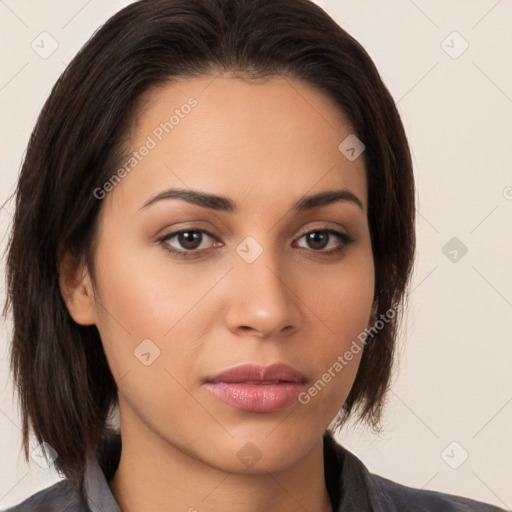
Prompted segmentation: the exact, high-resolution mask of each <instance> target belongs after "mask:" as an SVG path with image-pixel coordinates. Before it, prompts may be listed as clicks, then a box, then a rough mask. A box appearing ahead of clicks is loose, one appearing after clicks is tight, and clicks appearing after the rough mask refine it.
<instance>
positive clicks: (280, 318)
mask: <svg viewBox="0 0 512 512" xmlns="http://www.w3.org/2000/svg"><path fill="white" fill-rule="evenodd" d="M278 260H279V257H277V256H276V255H275V254H273V253H272V251H271V250H264V251H263V252H262V253H261V254H260V255H259V256H258V258H257V259H256V260H255V261H253V262H252V263H248V262H247V261H246V260H244V258H243V257H239V256H238V255H236V257H235V268H234V269H233V270H232V272H230V279H231V284H230V285H229V290H230V292H229V293H230V296H229V298H228V304H229V306H228V307H229V310H228V314H227V320H226V321H227V326H228V328H229V329H230V331H231V332H233V333H236V334H237V335H240V334H242V335H251V336H257V337H260V338H272V337H279V336H284V335H286V336H288V335H290V334H291V333H293V332H295V331H296V330H297V329H299V327H300V321H301V316H300V309H299V304H300V301H299V299H298V296H297V294H296V293H295V292H294V288H296V286H295V287H294V283H293V282H292V281H293V277H292V272H291V269H286V270H287V271H284V267H285V262H283V261H278Z"/></svg>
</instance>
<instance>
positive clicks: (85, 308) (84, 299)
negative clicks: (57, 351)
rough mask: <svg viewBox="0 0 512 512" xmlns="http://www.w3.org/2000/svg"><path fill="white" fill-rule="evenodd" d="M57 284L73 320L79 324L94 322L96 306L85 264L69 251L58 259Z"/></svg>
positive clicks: (91, 323)
mask: <svg viewBox="0 0 512 512" xmlns="http://www.w3.org/2000/svg"><path fill="white" fill-rule="evenodd" d="M59 286H60V292H61V295H62V298H63V299H64V302H65V303H66V306H67V308H68V311H69V314H70V315H71V317H72V318H73V320H74V321H75V322H76V323H78V324H81V325H93V324H96V308H95V301H94V293H93V288H92V283H91V279H90V276H89V273H88V271H87V266H86V265H85V263H84V262H83V261H77V259H76V258H75V257H73V256H72V255H71V254H70V253H69V252H66V253H64V255H63V256H62V257H61V258H60V261H59Z"/></svg>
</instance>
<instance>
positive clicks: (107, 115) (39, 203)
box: [4, 0, 415, 493]
mask: <svg viewBox="0 0 512 512" xmlns="http://www.w3.org/2000/svg"><path fill="white" fill-rule="evenodd" d="M219 72H231V73H233V75H234V76H241V77H244V78H246V79H253V78H262V77H272V76H279V75H281V76H289V77H292V78H296V79H299V80H302V81H303V82H305V83H307V84H309V85H311V86H313V87H314V88H316V89H317V90H319V91H321V92H323V93H324V94H326V95H327V96H329V97H330V98H331V99H333V100H334V101H335V102H336V103H337V104H338V105H339V106H340V108H341V109H342V111H343V112H344V113H345V114H346V116H347V117H348V119H349V120H350V122H351V124H352V126H353V129H354V131H355V133H356V134H357V137H358V138H359V139H361V140H362V141H363V143H364V144H365V146H366V147H365V151H364V159H365V164H366V171H367V182H368V205H369V206H368V221H369V226H370V233H371V239H372V247H373V254H374V261H375V278H376V281H375V283H376V285H375V310H376V318H377V317H378V316H379V314H383V313H385V312H386V311H388V310H390V308H392V305H393V304H397V303H403V301H404V297H405V291H406V287H407V284H408V281H409V278H410V273H411V268H412V262H413V255H414V246H415V236H414V217H415V216H414V212H415V209H414V182H413V172H412V163H411V156H410V152H409V147H408V143H407V140H406V137H405V134H404V129H403V126H402V123H401V120H400V117H399V114H398V112H397V109H396V107H395V104H394V101H393V99H392V98H391V95H390V94H389V92H388V90H387V88H386V87H385V85H384V84H383V82H382V80H381V78H380V77H379V74H378V72H377V70H376V68H375V66H374V64H373V62H372V60H371V59H370V57H369V56H368V54H367V53H366V51H365V50H364V49H363V48H362V47H361V45H360V44H359V43H358V42H357V41H355V40H354V39H353V38H352V37H351V36H350V35H349V34H347V33H346V32H345V31H344V30H343V29H342V28H341V27H340V26H339V25H338V24H337V23H335V21H334V20H333V19H332V18H331V17H329V16H328V15H327V14H326V13H325V12H324V11H323V10H322V9H321V8H320V7H318V6H317V5H315V4H313V3H312V2H310V1H308V0H143V1H139V2H136V3H133V4H131V5H129V6H128V7H126V8H124V9H122V10H121V11H120V12H118V13H117V14H116V15H114V16H113V17H112V18H110V19H109V20H108V21H107V22H106V23H105V24H104V25H103V26H102V27H101V28H100V29H99V30H98V31H97V32H96V33H95V34H94V35H93V36H92V38H91V39H90V40H89V41H88V42H87V43H86V44H85V46H84V47H83V48H82V49H81V50H80V52H79V53H78V54H77V55H76V57H75V58H74V59H73V61H72V62H71V63H70V65H69V66H68V67H67V69H66V70H65V71H64V72H63V74H62V76H61V77H60V78H59V80H58V81H57V83H56V84H55V86H54V87H53V90H52V91H51V94H50V96H49V98H48V100H47V101H46V103H45V105H44V107H43V109H42V111H41V114H40V116H39V118H38V120H37V124H36V126H35V128H34V130H33V133H32V135H31V138H30V141H29V144H28V148H27V151H26V156H25V159H24V162H23V166H22V170H21V174H20V176H19V181H18V186H17V190H16V208H15V214H14V223H13V230H12V234H11V238H10V240H9V245H8V259H7V283H8V290H7V291H8V298H7V303H6V305H5V308H4V315H5V314H6V312H7V311H8V310H9V306H11V308H12V313H13V340H12V352H11V369H12V372H13V377H14V381H15V384H16V387H17V389H18V391H19V400H20V403H21V413H22V418H23V445H24V450H25V456H26V458H27V460H28V439H29V428H30V425H29V423H30V424H31V428H33V430H34V433H35V435H36V437H37V439H38V441H39V442H43V441H45V442H47V443H49V444H50V445H51V446H52V447H53V448H54V449H55V450H56V451H57V453H58V458H57V459H56V461H55V466H56V468H57V469H58V470H59V471H60V472H61V473H63V474H64V475H65V476H66V477H67V478H68V480H69V481H70V482H71V483H72V484H73V485H76V486H77V488H79V489H80V492H81V493H83V476H84V470H85V462H86V457H88V456H90V455H91V454H94V453H95V451H96V449H97V448H98V446H99V445H100V443H101V441H102V439H103V438H104V436H105V435H107V433H108V429H107V428H106V426H107V418H108V416H109V413H110V412H111V411H112V409H113V407H114V406H115V405H116V404H117V387H116V383H115V381H114V379H113V377H112V374H111V372H110V369H109V366H108V364H107V360H106V357H105V353H104V351H103V347H102V343H101V339H100V336H99V333H98V330H97V329H96V327H95V326H82V325H78V324H77V323H75V322H74V321H73V320H72V318H71V316H70V315H69V312H68V310H67V307H66V304H65V302H64V300H63V298H62V295H61V291H60V287H59V275H58V266H59V257H60V255H61V254H62V251H68V252H69V253H71V254H73V255H75V256H76V258H77V259H78V258H80V257H84V258H85V261H86V264H87V266H88V269H89V272H90V273H91V277H92V278H93V281H94V259H93V255H94V240H95V234H96V228H97V224H98V214H99V212H100V207H101V201H99V200H98V199H97V198H96V197H95V195H94V194H93V191H94V190H95V189H97V187H101V186H102V184H104V183H105V182H106V181H108V179H109V178H110V177H111V176H112V175H113V172H114V170H115V169H116V168H117V167H118V165H119V163H120V162H121V161H122V157H123V147H124V143H125V141H126V138H127V136H128V131H129V130H128V127H129V125H130V122H131V121H132V120H133V118H134V117H135V116H136V114H137V105H138V101H139V100H140V99H141V97H142V94H143V93H145V92H146V91H148V90H149V89H150V88H152V87H155V86H157V85H160V84H164V83H167V82H170V81H172V80H173V79H177V78H178V77H181V78H183V77H194V76H207V75H211V74H212V73H219ZM340 142H341V140H340ZM397 326H398V315H397V316H395V317H394V318H392V319H390V320H389V321H387V322H386V323H385V325H384V326H383V328H382V329H380V330H379V332H378V333H377V334H376V335H375V336H374V337H372V338H371V340H369V343H368V344H367V345H366V346H365V349H364V351H363V355H362V360H361V363H360V367H359V370H358V373H357V376H356V379H355V382H354V385H353V387H352V389H351V391H350V394H349V396H348V398H347V401H346V403H345V404H344V405H343V411H344V413H345V414H344V418H345V419H346V418H347V417H348V416H349V414H350V413H351V412H353V411H356V410H357V411H358V413H359V419H360V420H364V421H367V422H368V423H369V424H371V425H372V426H373V427H375V428H377V427H378V425H379V421H380V417H381V411H382V405H383V398H384V395H385V393H386V391H387V389H388V386H389V382H390V376H391V367H392V362H393V355H394V347H395V337H396V333H397Z"/></svg>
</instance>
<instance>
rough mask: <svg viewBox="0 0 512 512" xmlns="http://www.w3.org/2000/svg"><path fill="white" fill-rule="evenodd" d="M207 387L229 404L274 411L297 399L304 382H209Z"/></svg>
mask: <svg viewBox="0 0 512 512" xmlns="http://www.w3.org/2000/svg"><path fill="white" fill-rule="evenodd" d="M207 387H208V389H209V390H210V391H211V392H212V393H213V394H214V395H216V396H217V397H218V398H220V399H221V400H222V401H224V402H226V403H227V404H229V405H233V406H235V407H238V408H239V409H243V410H245V411H252V412H275V411H279V410H280V409H282V408H283V407H286V406H287V405H290V404H292V403H293V402H296V401H297V397H298V395H299V393H300V392H301V391H302V390H303V389H304V387H305V384H303V383H300V382H281V383H279V384H243V383H240V382H230V383H227V382H210V383H208V384H207Z"/></svg>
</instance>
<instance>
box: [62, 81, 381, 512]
mask: <svg viewBox="0 0 512 512" xmlns="http://www.w3.org/2000/svg"><path fill="white" fill-rule="evenodd" d="M191 96H193V97H194V98H196V99H197V101H198V104H197V106H196V107H195V108H193V109H192V110H191V112H190V113H189V114H188V115H186V116H185V117H184V118H182V119H180V122H179V124H178V125H176V126H175V127H174V129H173V130H172V131H171V132H170V133H169V134H165V136H164V137H163V138H162V141H161V142H159V143H158V145H157V147H155V148H154V149H152V150H151V151H150V152H149V154H148V155H147V156H145V157H144V158H143V159H142V160H141V161H140V162H139V163H138V164H137V166H136V167H135V168H134V169H133V170H132V172H131V173H129V174H128V175H127V176H126V177H124V179H122V180H121V182H120V183H119V184H117V185H116V186H115V187H114V188H113V190H111V191H110V192H108V193H107V194H106V197H105V198H104V199H103V204H102V210H101V216H100V224H99V234H98V235H99V238H98V246H97V250H96V253H95V262H96V269H97V282H96V287H93V283H92V282H91V278H90V275H89V272H88V270H87V268H86V267H85V266H80V267H78V268H76V267H73V265H72V264H71V262H70V261H71V260H70V259H69V258H67V257H66V258H65V259H64V261H63V263H62V268H61V276H62V277H61V279H62V289H63V294H64V295H65V296H66V302H67V305H68V308H69V311H70V313H71V315H72V317H73V318H74V320H75V321H76V322H78V323H80V324H83V325H91V324H95V325H96V326H97V328H98V330H99V333H100V336H101V339H102V342H103V345H104V349H105V353H106V356H107V359H108V362H109V365H110V368H111V370H112V374H113V376H114V378H115V380H116V382H117V385H118V389H119V409H120V420H121V432H122V439H123V450H122V455H121V460H120V464H119V468H118V470H117V472H116V474H115V476H114V478H113V479H112V480H111V482H110V486H111V489H112V491H113V493H114V495H115V497H116V499H117V501H118V502H119V504H120V506H121V508H122V509H123V511H124V512H134V511H140V510H144V511H148V512H152V511H163V510H165V511H169V510H172V511H186V510H189V511H193V510H197V511H199V512H203V511H218V510H223V511H225V512H229V511H236V512H256V511H258V512H260V511H261V510H265V511H267V512H273V511H279V512H287V511H294V512H295V511H297V510H299V509H301V510H311V511H315V512H318V511H322V512H325V511H331V510H332V508H331V504H330V502H329V497H328V494H327V489H326V486H325V479H324V466H323V464H324V463H323V452H322V450H323V442H322V434H323V433H324V432H325V430H326V429H327V427H328V425H329V424H330V422H331V421H332V420H333V419H334V417H335V416H336V414H337V413H338V411H339V409H340V408H341V406H342V404H343V403H344V401H345V400H346V398H347V395H348V393H349V391H350V388H351V386H352V384H353V381H354V379H355V375H356V371H357V368H358V365H359V361H360V357H361V353H359V354H357V355H354V357H353V359H352V360H351V361H350V363H348V364H347V365H346V366H345V367H344V368H343V370H342V371H341V372H339V373H338V374H336V377H335V378H333V379H332V380H331V382H329V383H328V384H327V385H326V386H325V387H324V389H323V390H322V391H321V392H319V393H318V394H317V396H315V397H311V400H310V401H309V403H307V404H306V405H303V404H301V403H299V402H294V403H293V404H291V405H289V406H287V407H285V408H284V409H281V410H279V411H276V412H271V413H268V412H267V413H256V412H249V411H243V410H240V409H238V408H235V407H233V406H230V405H228V404H226V403H224V402H222V401H221V400H219V399H218V398H217V397H216V396H214V395H213V394H212V393H211V392H210V391H209V390H208V389H207V388H206V386H205V385H204V379H205V377H206V376H211V375H214V374H216V373H219V372H220V371H222V370H225V369H227V368H230V367H232V366H235V365H238V364H241V363H258V364H261V365H268V364H272V363H275V362H284V363H286V364H289V365H291V366H293V367H295V368H296V369H298V370H299V371H300V372H302V373H303V374H304V375H305V376H306V378H307V380H308V387H309V386H311V385H312V384H313V383H315V382H316V381H317V380H318V379H319V378H321V376H322V374H324V373H325V372H326V371H327V370H328V369H329V368H330V367H332V366H333V364H334V362H335V361H336V360H337V358H338V356H340V355H343V354H344V353H345V351H346V350H348V349H349V347H350V345H351V343H352V341H353V340H355V339H357V336H358V334H359V333H360V332H361V331H363V330H364V328H366V327H368V326H369V322H370V317H371V310H372V302H373V296H374V262H373V255H372V248H371V240H370V233H369V227H368V222H367V184H366V171H365V166H364V160H363V157H360V158H357V159H356V160H354V161H349V160H348V159H347V158H345V156H344V155H343V154H342V153H341V152H340V151H339V150H338V145H339V144H340V143H341V141H342V140H344V139H345V138H346V137H347V136H348V135H349V134H351V133H353V129H352V128H351V126H350V123H349V122H348V121H347V119H346V117H345V116H344V115H343V113H342V112H341V111H340V109H339V108H338V107H337V106H336V105H335V104H334V103H333V102H332V101H331V100H330V99H329V98H328V97H326V96H325V95H324V94H322V93H320V92H318V91H316V90H314V89H313V88H311V87H310V86H309V85H307V84H305V83H302V82H299V81H296V80H292V79H290V78H286V79H284V78H277V77H272V78H271V79H269V80H266V81H257V82H255V81H243V80H240V79H237V78H232V77H229V76H224V75H222V76H219V77H217V78H215V79H214V76H212V77H205V78H193V79H191V78H188V79H182V80H180V81H179V82H177V83H174V84H172V85H165V86H162V87H160V88H158V89H153V90H151V91H149V92H148V93H147V94H146V96H145V98H144V102H143V105H142V107H141V109H140V110H139V113H138V115H137V116H136V119H135V121H134V125H133V127H132V130H131V132H130V138H129V145H128V147H129V148H131V150H132V151H133V150H135V149H137V148H140V146H142V145H143V144H144V142H145V141H146V140H147V137H148V135H151V134H152V132H153V130H154V129H155V127H157V126H158V125H159V124H160V123H161V122H163V121H165V120H167V119H168V118H169V115H170V113H172V112H173V110H174V109H176V108H179V107H180V106H181V105H183V104H184V103H186V102H187V99H188V98H189V97H191ZM153 138H154V137H153ZM171 187H179V188H185V189H194V190H200V191H202V192H208V193H211V194H217V195H220V196H225V197H228V198H230V199H231V200H233V201H235V202H236V203H237V206H238V211H237V212H235V213H230V212H225V211H214V210H210V209H207V208H203V207H201V206H197V205H192V204H189V203H187V202H185V201H184V200H180V199H167V200H162V201H158V202H155V203H154V204H152V205H151V206H149V207H147V208H142V209H141V207H142V206H143V204H144V203H145V202H146V201H147V200H148V199H150V198H152V197H154V196H155V195H156V194H158V193H160V192H162V191H164V190H166V189H169V188H171ZM331 189H346V190H348V191H350V192H351V193H353V194H354V195H355V196H356V197H357V198H359V200H360V201H361V204H362V208H360V207H359V206H358V205H357V204H355V202H352V201H338V202H335V203H332V204H329V205H326V206H321V207H317V208H315V209H312V210H308V211H304V212H301V213H294V212H291V211H290V208H291V205H292V204H293V203H294V202H295V201H296V200H298V199H299V198H300V197H302V196H303V195H306V194H314V193H317V192H321V191H325V190H331ZM185 227H186V228H189V229H196V230H199V229H206V230H208V231H209V232H211V233H212V234H213V235H214V237H210V236H208V235H206V234H203V238H202V241H201V242H200V243H199V242H198V243H197V244H196V247H197V249H196V256H195V257H192V258H190V259H182V258H178V257H176V256H174V255H173V254H171V253H169V252H167V251H166V250H165V247H166V246H167V247H168V246H169V245H170V246H172V247H174V248H175V249H178V250H180V249H181V250H187V246H186V245H185V244H184V242H186V241H187V239H185V240H183V239H181V240H180V238H179V237H174V238H173V239H170V240H167V241H159V238H161V237H163V236H164V235H167V234H169V233H172V232H173V231H177V230H178V229H183V228H185ZM325 229H334V230H336V231H338V232H340V233H345V234H348V235H349V236H350V237H351V238H352V240H353V241H352V243H349V244H346V245H345V244H344V243H343V241H342V240H340V239H338V238H337V237H335V236H331V237H330V239H329V240H328V241H326V242H324V246H325V247H323V248H322V245H321V244H319V243H317V245H314V244H311V243H308V240H307V239H306V237H305V236H303V235H304V234H305V233H309V232H311V231H317V232H318V231H321V232H322V230H325ZM247 236H251V237H253V238H254V239H255V240H256V241H257V243H258V244H259V245H260V246H261V248H262V251H263V252H262V253H261V254H260V255H259V257H257V259H256V260H255V261H253V262H252V263H248V262H247V261H246V260H244V259H243V258H242V257H241V256H240V255H239V254H238V253H237V252H236V248H237V247H238V246H239V245H240V244H241V242H242V241H243V240H244V239H245V238H246V237H247ZM180 242H181V243H180ZM340 246H341V247H343V249H342V251H341V252H339V253H337V254H336V253H335V254H332V255H327V254H325V251H328V250H330V249H334V248H336V247H340ZM188 247H190V245H189V246H188ZM188 250H190V249H188ZM251 250H253V249H251ZM144 339H150V340H151V342H152V343H153V344H154V345H156V346H157V347H158V349H159V350H160V355H159V357H157V358H156V359H154V361H153V362H152V363H151V364H150V365H149V366H145V365H144V364H142V363H141V362H140V360H139V359H138V358H137V357H135V355H134V350H136V349H137V347H138V346H139V345H140V343H141V341H142V340H144ZM151 357H153V356H151ZM248 442H250V443H252V445H254V447H255V448H254V447H253V448H251V449H252V450H253V451H255V453H256V452H257V453H258V454H259V455H260V456H261V458H260V460H259V461H258V462H257V463H256V464H254V465H253V466H251V467H248V466H247V465H246V464H244V462H243V461H242V460H241V459H240V458H239V457H238V456H237V453H238V452H239V451H240V449H241V448H242V447H244V446H245V445H246V444H247V443H248Z"/></svg>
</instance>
